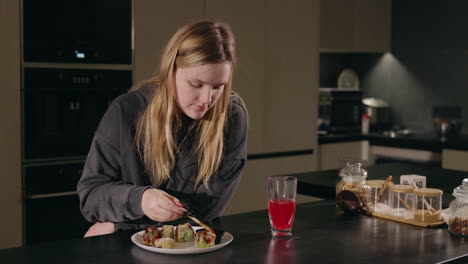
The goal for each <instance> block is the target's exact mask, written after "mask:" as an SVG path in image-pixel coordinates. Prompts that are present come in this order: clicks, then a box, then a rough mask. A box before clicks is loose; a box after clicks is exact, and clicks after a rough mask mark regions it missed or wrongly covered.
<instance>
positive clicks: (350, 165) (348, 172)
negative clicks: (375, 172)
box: [340, 161, 367, 177]
mask: <svg viewBox="0 0 468 264" xmlns="http://www.w3.org/2000/svg"><path fill="white" fill-rule="evenodd" d="M340 176H341V177H348V176H358V177H367V171H366V170H365V169H363V168H362V162H359V161H347V162H346V166H345V167H344V168H342V169H341V170H340Z"/></svg>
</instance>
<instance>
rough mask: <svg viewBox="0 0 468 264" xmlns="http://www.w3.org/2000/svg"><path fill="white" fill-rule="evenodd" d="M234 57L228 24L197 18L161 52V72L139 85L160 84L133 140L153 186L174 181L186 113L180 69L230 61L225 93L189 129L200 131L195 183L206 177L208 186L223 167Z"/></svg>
mask: <svg viewBox="0 0 468 264" xmlns="http://www.w3.org/2000/svg"><path fill="white" fill-rule="evenodd" d="M235 58H236V56H235V41H234V35H233V33H232V31H231V29H230V28H229V26H228V25H226V24H223V23H215V22H211V21H208V20H201V21H196V22H193V23H190V24H187V25H185V26H183V27H182V28H180V29H179V30H178V31H177V32H176V33H175V34H174V35H173V36H172V38H171V39H170V40H169V42H168V43H167V45H166V47H165V49H164V52H163V54H162V57H161V65H160V69H159V76H157V77H155V78H153V79H150V80H148V81H145V82H144V83H143V84H142V85H140V87H142V86H144V85H148V84H151V85H153V87H155V88H154V89H155V90H154V93H153V97H152V99H151V100H150V102H149V105H148V107H147V108H146V110H145V111H144V112H143V113H142V115H141V117H140V119H139V120H138V123H137V127H136V132H135V142H134V144H135V146H136V149H137V151H138V153H139V154H140V156H141V157H142V160H143V163H144V165H145V169H146V171H147V172H148V173H149V174H150V175H152V177H153V185H154V186H159V185H160V184H162V183H164V182H166V181H167V180H170V175H171V172H172V170H173V169H174V165H175V159H176V155H177V154H178V152H179V149H178V146H177V135H178V133H179V131H180V129H181V127H182V122H183V121H182V120H183V115H184V113H183V112H182V111H181V110H180V109H179V107H178V106H177V102H176V86H175V79H174V73H175V71H176V69H177V68H185V67H194V66H199V65H204V64H210V63H230V64H231V72H230V77H229V80H228V82H227V83H226V85H225V87H224V90H223V94H222V95H221V97H220V98H219V100H218V102H216V103H215V105H214V106H213V107H212V108H210V109H209V110H208V111H207V113H206V114H205V115H204V117H203V118H201V119H200V120H195V121H194V122H193V124H192V126H193V127H191V129H190V130H189V131H190V132H192V133H194V135H195V136H194V139H195V144H196V148H195V154H196V156H197V158H198V175H197V176H196V180H195V185H196V186H197V185H198V184H200V183H201V182H203V183H204V184H205V186H206V187H207V188H208V187H209V186H208V182H209V180H210V178H211V176H212V175H213V174H214V173H215V171H216V170H217V169H218V167H219V164H220V163H221V158H222V155H223V149H224V145H223V144H224V130H225V125H226V123H227V122H226V119H227V114H228V113H227V112H228V106H229V100H230V96H231V92H232V89H231V86H232V75H233V68H234V65H235V62H236V59H235ZM194 187H195V186H194Z"/></svg>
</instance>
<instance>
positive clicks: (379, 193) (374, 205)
mask: <svg viewBox="0 0 468 264" xmlns="http://www.w3.org/2000/svg"><path fill="white" fill-rule="evenodd" d="M387 186H391V183H386V181H384V180H369V181H366V204H365V206H366V208H365V209H366V211H368V212H377V213H383V214H386V213H388V211H389V210H390V207H389V205H388V204H389V200H388V192H389V188H388V187H387Z"/></svg>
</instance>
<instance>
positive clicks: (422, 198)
mask: <svg viewBox="0 0 468 264" xmlns="http://www.w3.org/2000/svg"><path fill="white" fill-rule="evenodd" d="M413 193H414V196H415V197H414V199H415V201H414V207H415V208H414V220H415V221H418V222H424V223H434V222H439V221H440V216H441V214H440V213H441V210H442V194H443V191H442V190H439V189H433V188H415V189H414V191H413Z"/></svg>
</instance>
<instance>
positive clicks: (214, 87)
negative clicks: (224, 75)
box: [213, 84, 224, 90]
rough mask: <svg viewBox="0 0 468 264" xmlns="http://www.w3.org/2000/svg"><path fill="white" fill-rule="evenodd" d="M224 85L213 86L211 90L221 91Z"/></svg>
mask: <svg viewBox="0 0 468 264" xmlns="http://www.w3.org/2000/svg"><path fill="white" fill-rule="evenodd" d="M223 86H224V85H222V84H221V85H216V86H213V90H218V89H221V88H223Z"/></svg>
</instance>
